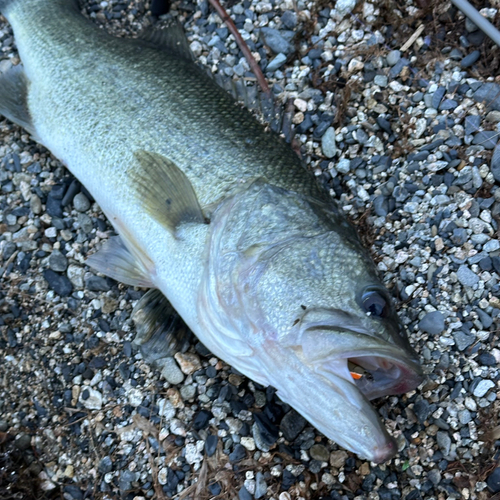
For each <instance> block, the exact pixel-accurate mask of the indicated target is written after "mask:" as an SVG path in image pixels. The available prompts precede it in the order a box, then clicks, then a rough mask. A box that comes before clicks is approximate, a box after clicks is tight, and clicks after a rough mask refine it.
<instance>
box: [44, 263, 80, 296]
mask: <svg viewBox="0 0 500 500" xmlns="http://www.w3.org/2000/svg"><path fill="white" fill-rule="evenodd" d="M43 277H44V278H45V279H46V281H47V283H48V285H49V288H50V289H51V290H54V292H56V293H57V294H58V295H60V296H61V297H68V296H69V295H71V292H72V291H73V285H72V284H71V281H70V280H69V279H68V278H67V277H66V276H64V275H63V274H57V273H55V272H54V271H52V269H46V270H45V271H44V272H43Z"/></svg>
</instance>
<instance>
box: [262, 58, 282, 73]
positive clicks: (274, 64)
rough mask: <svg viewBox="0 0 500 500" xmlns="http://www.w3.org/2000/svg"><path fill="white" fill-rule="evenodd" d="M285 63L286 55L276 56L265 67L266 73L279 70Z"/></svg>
mask: <svg viewBox="0 0 500 500" xmlns="http://www.w3.org/2000/svg"><path fill="white" fill-rule="evenodd" d="M285 62H286V55H285V54H277V55H276V57H275V58H274V59H272V60H271V61H270V62H269V64H268V65H267V66H266V72H270V73H272V72H273V71H276V70H277V69H279V68H281V66H283V64H285Z"/></svg>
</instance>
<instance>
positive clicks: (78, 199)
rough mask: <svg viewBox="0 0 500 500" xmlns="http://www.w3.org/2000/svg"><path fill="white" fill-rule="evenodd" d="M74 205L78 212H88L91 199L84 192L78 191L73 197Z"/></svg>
mask: <svg viewBox="0 0 500 500" xmlns="http://www.w3.org/2000/svg"><path fill="white" fill-rule="evenodd" d="M73 206H74V207H75V210H77V211H78V212H86V211H87V210H88V209H89V208H90V201H89V199H88V198H87V197H86V196H85V195H84V194H83V193H78V194H77V195H75V197H74V198H73Z"/></svg>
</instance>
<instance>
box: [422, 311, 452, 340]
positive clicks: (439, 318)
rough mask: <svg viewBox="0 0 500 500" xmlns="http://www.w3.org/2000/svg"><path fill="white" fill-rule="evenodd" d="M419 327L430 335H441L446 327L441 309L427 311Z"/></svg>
mask: <svg viewBox="0 0 500 500" xmlns="http://www.w3.org/2000/svg"><path fill="white" fill-rule="evenodd" d="M418 327H419V329H420V330H423V331H424V332H427V333H428V334H429V335H439V334H440V333H441V332H442V331H443V330H444V328H445V324H444V316H443V314H442V313H441V312H439V311H433V312H430V313H427V314H426V315H425V316H424V317H423V318H422V319H421V320H420V323H419V324H418Z"/></svg>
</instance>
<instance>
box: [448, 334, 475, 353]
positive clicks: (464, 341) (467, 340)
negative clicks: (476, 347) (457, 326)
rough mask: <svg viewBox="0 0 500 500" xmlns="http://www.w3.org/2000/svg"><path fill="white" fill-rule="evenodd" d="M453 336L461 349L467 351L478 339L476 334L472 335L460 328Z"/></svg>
mask: <svg viewBox="0 0 500 500" xmlns="http://www.w3.org/2000/svg"><path fill="white" fill-rule="evenodd" d="M453 338H454V339H455V344H456V346H457V348H458V350H459V351H465V349H467V347H469V346H470V345H472V344H473V343H474V342H475V341H476V336H475V335H470V334H468V333H465V332H462V331H461V330H458V331H457V332H455V333H454V334H453Z"/></svg>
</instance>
